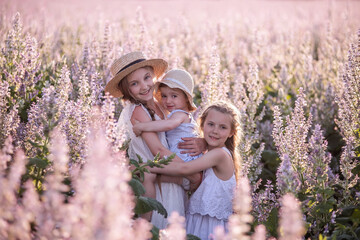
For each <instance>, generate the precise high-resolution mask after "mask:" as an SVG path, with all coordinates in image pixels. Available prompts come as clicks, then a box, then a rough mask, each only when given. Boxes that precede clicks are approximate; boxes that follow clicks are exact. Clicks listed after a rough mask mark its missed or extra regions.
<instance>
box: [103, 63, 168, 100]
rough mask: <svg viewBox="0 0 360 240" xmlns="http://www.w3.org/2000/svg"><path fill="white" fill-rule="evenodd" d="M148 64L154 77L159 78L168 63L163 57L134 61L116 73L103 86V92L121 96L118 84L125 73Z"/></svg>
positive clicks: (127, 73)
mask: <svg viewBox="0 0 360 240" xmlns="http://www.w3.org/2000/svg"><path fill="white" fill-rule="evenodd" d="M147 66H150V67H152V68H153V69H154V74H155V77H156V78H159V77H160V76H162V75H163V74H164V72H165V71H166V69H167V67H168V63H167V62H166V61H165V60H163V59H148V60H144V61H142V62H139V63H136V64H134V65H131V66H130V67H127V68H126V69H124V70H122V71H121V72H119V73H118V74H116V75H115V76H114V77H113V78H112V79H111V80H110V81H109V82H108V83H107V84H106V86H105V90H104V91H105V92H108V93H109V94H110V95H112V96H113V97H122V96H123V94H122V92H121V91H120V89H119V87H118V85H119V83H120V81H121V80H123V79H124V78H125V77H126V76H127V75H129V74H130V73H132V72H133V71H135V70H137V69H139V68H142V67H147Z"/></svg>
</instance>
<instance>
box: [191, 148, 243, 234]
mask: <svg viewBox="0 0 360 240" xmlns="http://www.w3.org/2000/svg"><path fill="white" fill-rule="evenodd" d="M223 149H224V150H225V151H226V152H227V153H228V154H229V155H230V156H231V153H230V151H229V150H228V149H227V148H225V147H223ZM235 187H236V179H235V174H233V175H232V176H231V178H229V179H228V180H226V181H224V180H221V179H219V178H218V177H217V176H216V175H215V173H214V170H213V168H209V169H206V170H205V172H204V177H203V181H202V182H201V184H200V186H199V187H198V189H197V190H196V191H195V192H194V193H193V195H191V197H190V201H189V206H188V209H187V211H186V233H189V234H193V235H195V236H197V237H199V238H200V239H201V240H207V239H211V234H213V231H214V228H215V227H217V226H222V227H224V229H225V231H227V224H228V220H229V217H230V215H231V214H232V213H233V208H232V200H233V196H234V190H235Z"/></svg>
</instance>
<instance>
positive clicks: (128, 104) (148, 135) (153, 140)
mask: <svg viewBox="0 0 360 240" xmlns="http://www.w3.org/2000/svg"><path fill="white" fill-rule="evenodd" d="M167 66H168V64H167V62H166V61H164V60H163V59H146V57H145V56H144V55H143V54H142V53H141V52H131V53H129V54H126V55H124V56H122V57H121V58H119V59H117V60H115V61H114V63H113V64H112V66H111V67H110V72H111V74H112V76H113V78H112V79H111V80H110V81H109V82H108V83H107V85H106V87H105V92H108V93H109V94H110V95H112V96H114V97H122V99H123V100H124V102H125V106H124V109H123V110H122V112H121V114H120V117H119V120H118V127H119V128H122V129H123V130H125V132H126V134H127V136H128V137H129V138H130V139H131V141H130V144H129V150H128V153H129V157H130V158H131V159H137V156H136V155H137V154H138V155H140V156H141V157H142V159H143V160H144V161H147V160H149V159H153V158H154V156H155V155H156V154H157V153H160V156H161V157H163V156H166V155H167V156H169V155H171V154H172V152H171V151H170V150H169V149H168V144H167V141H166V137H165V133H163V132H159V133H156V132H143V133H142V134H141V137H137V136H135V134H134V132H133V131H131V129H132V125H133V124H135V122H136V121H139V122H150V121H155V120H161V119H164V113H163V110H162V107H161V106H160V104H158V103H157V101H155V99H154V97H153V90H154V79H157V78H159V77H160V76H161V75H163V74H164V72H165V70H166V69H167ZM204 148H205V146H203V147H202V149H201V150H200V148H199V150H197V151H199V152H201V151H202V150H203V149H204ZM174 161H182V160H181V159H180V158H179V157H175V159H174ZM188 178H189V180H190V181H192V182H197V181H199V179H200V175H199V174H197V175H196V174H195V175H192V176H190V177H188ZM154 179H155V177H154V175H149V174H147V175H146V176H145V180H144V187H145V189H146V195H145V196H148V197H152V198H155V196H156V199H157V200H158V201H159V202H161V203H162V205H163V206H164V207H165V209H166V210H167V212H168V214H169V215H170V214H171V212H173V211H177V212H179V213H180V214H182V215H184V198H183V192H184V191H183V189H182V187H181V186H180V185H178V184H175V183H170V182H165V183H163V184H162V185H161V189H162V191H161V193H160V189H159V187H158V185H157V184H156V185H155V188H154V184H153V182H154ZM146 217H147V218H148V219H150V218H151V223H152V224H153V225H155V226H156V227H158V228H160V229H162V228H165V227H166V225H167V220H166V219H165V218H164V217H163V216H162V215H160V214H158V213H157V212H154V213H152V216H151V214H150V215H148V216H146Z"/></svg>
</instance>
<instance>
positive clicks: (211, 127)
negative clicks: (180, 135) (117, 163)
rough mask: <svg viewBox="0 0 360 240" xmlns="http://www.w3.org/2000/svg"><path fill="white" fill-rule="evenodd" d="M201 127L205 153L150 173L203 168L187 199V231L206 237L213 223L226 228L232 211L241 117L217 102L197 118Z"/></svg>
mask: <svg viewBox="0 0 360 240" xmlns="http://www.w3.org/2000/svg"><path fill="white" fill-rule="evenodd" d="M200 128H201V131H202V133H203V137H204V139H205V141H206V142H207V144H208V152H207V153H205V154H204V155H203V156H202V157H199V158H197V159H195V160H192V161H190V162H171V163H170V164H169V165H166V166H164V168H150V171H151V172H153V173H160V174H167V175H171V176H186V175H189V174H193V173H196V172H199V171H202V170H205V172H204V177H203V181H202V183H201V184H200V186H199V188H198V189H197V190H196V191H195V192H194V194H193V195H192V196H191V198H190V201H189V206H188V209H187V212H186V230H187V233H190V234H193V235H195V236H198V237H200V238H201V239H208V238H209V235H211V234H212V233H213V230H214V228H215V227H216V226H223V227H224V228H225V229H227V222H228V218H229V216H230V215H231V214H232V212H233V209H232V199H233V193H234V190H235V186H236V179H237V178H238V176H239V172H240V157H239V154H238V153H237V150H236V147H237V146H238V144H239V139H240V137H239V135H240V134H241V130H240V116H239V113H238V110H237V109H236V108H235V107H234V105H232V104H230V103H227V102H218V103H215V104H212V105H210V106H208V107H207V108H206V109H205V111H204V112H203V113H202V115H201V117H200Z"/></svg>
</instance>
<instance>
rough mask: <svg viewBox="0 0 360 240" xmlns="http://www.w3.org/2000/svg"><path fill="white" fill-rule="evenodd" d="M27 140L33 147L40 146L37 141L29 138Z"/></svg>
mask: <svg viewBox="0 0 360 240" xmlns="http://www.w3.org/2000/svg"><path fill="white" fill-rule="evenodd" d="M28 142H29V143H30V144H31V146H33V147H37V148H40V147H42V146H41V145H40V144H38V143H36V142H33V141H31V140H28Z"/></svg>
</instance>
